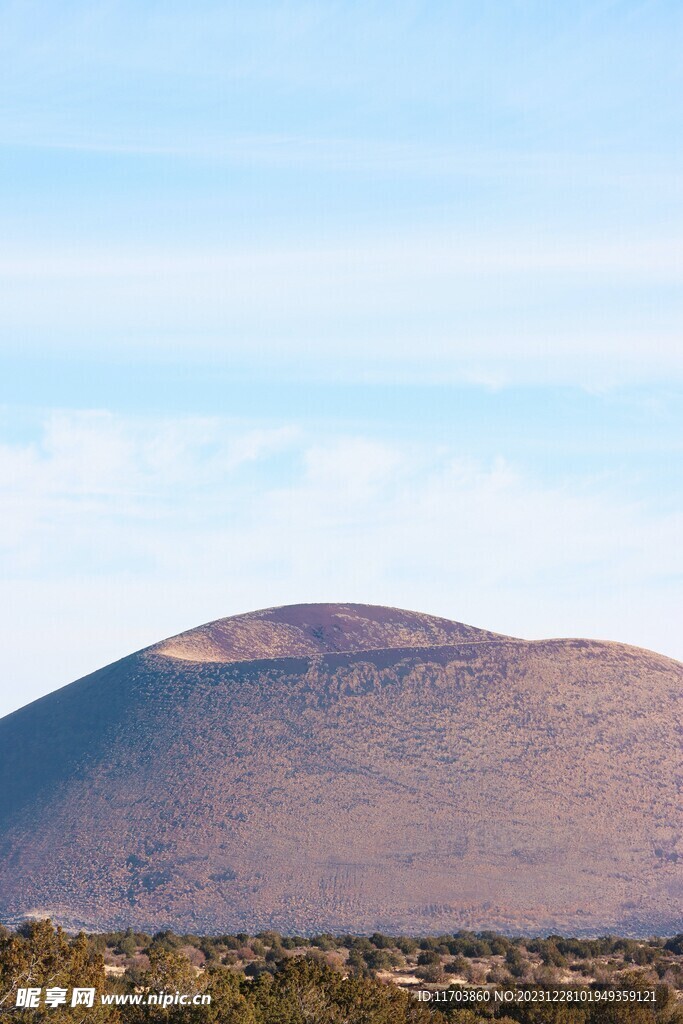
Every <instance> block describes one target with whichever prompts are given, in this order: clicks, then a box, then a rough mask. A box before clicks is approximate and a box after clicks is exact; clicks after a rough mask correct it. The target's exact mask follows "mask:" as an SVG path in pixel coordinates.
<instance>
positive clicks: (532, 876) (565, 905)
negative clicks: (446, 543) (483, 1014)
mask: <svg viewBox="0 0 683 1024" xmlns="http://www.w3.org/2000/svg"><path fill="white" fill-rule="evenodd" d="M682 693H683V665H681V664H679V663H678V662H674V661H671V660H670V659H667V658H664V657H661V656H659V655H656V654H653V653H651V652H648V651H643V650H640V649H637V648H631V647H627V646H624V645H621V644H612V643H600V642H597V641H585V640H548V641H538V642H526V641H521V640H515V639H513V638H510V637H502V636H499V635H497V634H494V633H490V632H487V631H485V630H478V629H475V628H473V627H470V626H464V625H461V624H458V623H453V622H448V621H446V620H444V619H438V618H434V617H431V616H426V615H419V614H416V613H412V612H405V611H400V610H397V609H387V608H377V607H371V606H364V605H301V606H294V607H288V608H280V609H268V610H266V611H263V612H255V613H253V614H250V615H243V616H236V617H234V618H230V619H223V620H219V621H218V622H215V623H210V624H208V625H206V626H203V627H200V628H199V629H196V630H191V631H189V632H188V633H184V634H181V635H180V636H179V637H174V638H172V639H170V640H167V641H164V642H162V643H160V644H157V645H155V646H154V647H151V648H148V649H147V650H145V651H141V652H139V653H137V654H134V655H131V656H130V657H128V658H124V659H123V660H122V661H119V662H117V663H116V664H114V665H110V666H108V667H107V668H104V669H102V670H100V671H99V672H95V673H93V674H92V675H90V676H87V677H86V678H84V679H81V680H79V681H78V682H76V683H72V684H71V685H70V686H67V687H64V688H63V689H62V690H59V691H57V692H55V693H53V694H50V695H49V696H47V697H44V698H43V699H41V700H39V701H36V702H35V703H34V704H31V705H29V706H27V707H26V708H23V709H21V710H20V711H18V712H15V713H14V714H12V715H9V716H8V717H7V718H5V719H3V720H2V721H0V779H2V789H1V791H0V919H4V920H14V919H16V918H19V917H21V916H24V915H28V914H31V913H34V914H50V915H51V916H53V917H54V918H55V919H56V920H59V921H61V922H63V923H66V924H68V925H71V926H75V925H79V926H80V925H84V926H86V927H90V928H97V929H104V928H109V927H120V926H124V927H125V926H128V925H134V926H138V927H142V928H144V929H148V930H156V929H159V928H163V927H172V928H174V929H176V930H184V931H193V932H202V931H208V932H226V931H236V930H242V929H243V930H245V931H249V932H252V933H253V932H256V931H259V930H261V929H264V928H266V927H274V928H277V929H278V930H280V931H284V932H287V931H289V932H306V931H308V932H310V931H314V930H315V931H321V930H329V931H336V932H341V931H367V930H375V929H379V930H384V931H390V932H394V933H396V932H412V933H416V932H420V931H421V932H443V931H452V930H454V929H457V928H463V927H472V928H485V927H490V928H495V929H498V930H506V931H518V932H529V931H546V932H547V931H564V932H575V933H590V932H605V931H607V930H613V931H617V932H621V933H632V934H639V933H640V934H650V933H654V932H673V931H676V930H680V927H681V916H682V911H683V898H682V896H683V893H682V890H683V885H682V878H681V876H682V874H683V839H682V836H683V810H682V808H681V802H680V788H681V783H682V782H683V766H682V764H681V725H680V723H681V716H680V711H681V696H682Z"/></svg>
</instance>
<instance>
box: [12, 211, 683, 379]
mask: <svg viewBox="0 0 683 1024" xmlns="http://www.w3.org/2000/svg"><path fill="white" fill-rule="evenodd" d="M681 267H683V248H682V247H681V244H680V241H679V240H677V239H676V238H674V237H673V236H661V237H652V238H635V237H623V238H611V239H610V240H609V241H605V240H604V239H601V238H600V237H597V236H594V235H591V234H583V235H578V236H575V237H570V236H567V235H564V236H562V237H555V236H553V235H552V234H551V233H550V232H545V233H543V232H541V233H536V234H533V233H526V234H524V233H520V232H517V233H512V234H507V235H503V234H501V235H500V236H496V237H492V236H490V235H489V236H483V235H482V236H477V235H474V234H472V233H470V234H463V233H459V234H458V233H455V232H448V231H445V230H444V231H440V232H433V233H431V234H427V235H425V234H411V233H409V232H408V233H406V234H401V235H399V236H397V237H392V238H376V237H363V236H349V237H348V238H346V239H343V240H338V241H337V242H336V244H334V245H317V246H316V245H314V244H311V245H309V246H305V245H301V244H299V245H297V246H289V247H288V246H281V247H279V248H278V247H268V248H259V247H258V246H248V245H245V246H236V247H233V248H226V249H213V250H212V249H210V248H206V249H202V250H201V252H200V251H196V252H192V251H191V250H190V249H187V250H183V251H182V252H179V251H176V252H174V251H173V250H170V251H169V250H168V249H164V250H163V251H162V250H159V249H148V250H145V249H140V248H137V249H136V251H135V252H132V251H128V250H125V249H123V250H116V249H106V250H96V249H95V250H91V251H87V250H85V249H79V250H78V251H77V252H75V253H74V252H69V251H66V250H61V249H57V250H55V251H52V252H51V251H50V249H49V247H46V246H42V247H41V250H40V252H38V251H32V250H24V251H21V250H13V251H12V252H9V251H7V250H6V251H5V252H4V253H3V252H0V293H1V294H2V305H3V325H2V336H0V346H3V347H7V346H10V347H12V346H14V345H15V344H16V337H17V334H18V333H20V334H21V336H22V337H23V338H24V339H25V346H26V349H27V350H28V351H34V352H36V353H43V354H48V355H51V356H52V357H55V356H56V357H58V358H59V357H63V356H64V355H66V354H69V353H71V354H74V353H76V354H80V355H83V354H88V356H89V357H91V356H96V357H101V356H103V357H105V358H107V357H108V358H122V357H123V358H126V359H130V360H131V361H132V362H135V361H136V360H138V359H148V360H152V361H159V362H161V363H166V362H174V361H180V362H181V363H188V364H191V363H197V362H199V363H202V362H204V363H207V362H208V363H214V364H217V365H221V366H223V367H225V366H226V365H233V364H234V363H238V364H239V365H241V366H243V367H246V368H249V367H251V369H252V371H253V372H257V373H258V374H259V375H263V374H264V373H266V374H267V372H268V368H267V364H269V365H270V367H271V369H270V372H271V373H272V372H275V371H277V372H284V373H286V374H287V375H288V376H290V377H295V378H296V377H298V378H305V377H306V376H309V377H310V376H313V377H316V376H318V377H326V378H328V379H329V378H330V377H332V378H334V379H340V378H341V379H351V380H359V379H375V380H376V379H384V380H386V379H401V378H406V377H407V378H410V379H421V380H434V379H444V378H445V379H451V380H453V379H460V380H473V379H474V380H490V379H495V380H496V381H499V382H501V383H506V382H520V381H521V382H527V381H533V382H536V381H554V382H563V383H572V384H576V383H578V384H580V385H582V386H584V387H585V386H589V387H592V386H595V385H596V384H597V385H598V386H601V385H610V384H614V383H622V382H624V381H634V380H635V381H640V382H643V381H646V380H662V379H665V378H671V377H672V376H673V377H675V378H676V379H681V375H682V374H683V349H682V348H681V345H680V332H681V315H680V301H679V298H678V296H679V294H680V285H681V283H682V279H681ZM38 294H39V295H40V301H39V302H37V301H36V296H37V295H38ZM3 337H4V338H5V339H6V341H5V342H4V343H3V341H2V338H3Z"/></svg>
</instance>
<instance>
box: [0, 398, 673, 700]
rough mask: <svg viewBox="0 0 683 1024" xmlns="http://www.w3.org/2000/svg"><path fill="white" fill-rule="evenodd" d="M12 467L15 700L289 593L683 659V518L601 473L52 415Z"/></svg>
mask: <svg viewBox="0 0 683 1024" xmlns="http://www.w3.org/2000/svg"><path fill="white" fill-rule="evenodd" d="M0 479H1V480H2V481H3V486H2V489H1V490H0V538H2V545H1V546H0V559H1V561H2V566H3V578H4V583H3V585H2V588H1V589H0V597H2V599H3V601H4V603H5V604H6V608H7V615H5V617H4V619H3V624H2V629H3V631H5V637H4V639H3V648H4V651H5V659H6V662H5V663H6V672H5V679H6V682H7V685H8V689H7V691H6V692H5V693H4V694H3V699H4V700H5V702H6V706H7V707H8V706H9V705H10V704H12V703H20V702H22V701H21V697H19V696H18V694H17V689H16V687H17V685H18V684H19V683H22V684H23V685H25V686H29V685H30V687H31V688H32V689H31V690H28V691H26V693H25V694H24V696H26V695H27V694H30V693H31V692H34V693H35V692H36V691H37V689H39V688H42V689H45V690H47V689H51V688H53V687H54V686H55V685H57V683H60V682H67V681H68V680H69V678H71V677H75V676H76V675H78V674H80V673H82V672H85V671H87V670H89V669H94V668H95V667H97V665H98V663H100V662H101V661H103V660H106V658H107V657H111V658H114V657H116V656H120V655H123V654H125V653H127V652H128V651H129V650H132V649H134V648H136V647H138V646H141V645H142V644H143V643H145V642H152V641H154V640H155V639H158V638H159V637H160V636H161V635H168V634H170V633H173V632H174V631H178V630H180V629H183V628H188V627H190V626H192V625H194V624H196V623H197V622H198V621H200V620H204V619H207V618H211V617H216V616H220V615H224V614H230V613H236V612H238V611H240V610H246V609H248V608H251V607H261V606H267V605H271V604H279V603H291V602H294V601H297V600H308V601H310V600H316V599H318V600H335V599H346V600H358V601H371V602H372V601H374V602H377V603H388V604H393V605H405V606H408V607H417V608H422V609H424V610H427V611H432V612H437V613H441V614H444V615H448V616H451V617H454V618H459V619H462V620H464V621H471V622H474V623H478V624H480V625H483V626H488V627H490V628H494V629H499V630H501V631H506V632H512V633H518V634H521V635H526V636H532V637H533V636H542V635H545V634H565V635H566V634H579V635H581V634H589V635H601V636H603V637H608V638H610V637H611V638H613V639H622V640H625V641H631V642H634V643H639V644H642V645H645V646H652V647H658V648H660V649H662V650H664V651H665V652H667V651H668V652H669V653H672V654H674V655H676V654H678V655H679V656H681V655H683V650H678V649H677V647H676V643H677V641H676V637H677V636H678V633H679V630H678V612H677V604H676V599H678V601H680V597H681V596H683V595H682V594H681V589H682V588H683V561H681V558H680V557H679V550H680V545H679V544H678V538H679V537H680V534H681V530H682V529H683V518H682V517H681V515H680V514H679V513H677V512H672V511H662V510H657V509H655V508H653V507H650V506H649V505H648V504H647V503H646V502H643V501H642V499H636V498H634V497H633V496H632V495H625V494H624V493H623V490H622V489H620V487H619V485H618V482H616V483H615V481H614V480H610V479H607V478H602V477H597V478H596V477H591V476H587V475H585V474H584V475H583V476H576V475H575V476H573V477H572V478H569V477H566V478H565V479H564V480H563V481H561V482H559V483H557V482H555V483H553V482H550V481H549V480H544V479H542V478H540V477H538V476H534V475H533V474H531V473H530V472H529V471H528V470H527V469H525V468H524V467H522V466H518V465H515V464H514V463H511V462H509V461H507V460H503V459H500V458H497V459H492V460H481V459H479V460H477V459H472V458H468V457H467V456H466V455H465V454H464V453H462V452H459V451H457V450H456V449H454V448H453V446H452V445H450V444H442V445H440V446H437V447H434V446H432V445H426V444H419V443H412V444H411V443H409V444H407V445H406V444H400V445H399V444H398V443H396V442H393V441H383V440H379V439H377V438H373V437H370V436H362V435H348V434H329V435H323V436H318V437H316V436H313V435H311V434H310V433H309V432H307V431H303V430H300V429H297V428H296V427H294V426H292V425H286V424H285V425H282V426H276V427H262V426H258V425H256V426H254V425H252V426H249V425H246V424H240V423H237V422H230V421H226V420H221V419H207V418H200V419H182V420H168V419H166V420H154V419H145V418H139V417H133V418H126V417H118V416H112V415H103V414H95V413H93V414H80V415H75V414H65V413H61V414H53V415H50V416H49V417H47V419H46V420H45V422H44V425H43V428H42V431H41V435H40V436H39V437H38V438H36V440H35V441H34V442H32V443H26V442H24V443H15V444H5V445H4V446H3V447H2V448H0ZM12 595H13V596H12ZM55 602H57V604H58V607H56V606H55ZM108 622H110V623H111V627H110V628H109V635H108V636H107V628H108V627H107V623H108ZM57 624H58V627H59V628H57ZM36 636H41V637H43V636H49V637H50V642H49V643H47V644H44V643H43V642H42V641H41V643H39V644H36V643H33V642H32V641H31V637H34V638H35V637H36ZM28 646H31V656H30V658H29V659H28V660H27V658H26V650H27V647H28Z"/></svg>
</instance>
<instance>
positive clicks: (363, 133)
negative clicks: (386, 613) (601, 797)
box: [0, 0, 683, 714]
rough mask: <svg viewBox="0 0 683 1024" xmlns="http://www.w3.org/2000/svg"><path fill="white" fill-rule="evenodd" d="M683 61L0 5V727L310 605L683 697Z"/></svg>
mask: <svg viewBox="0 0 683 1024" xmlns="http://www.w3.org/2000/svg"><path fill="white" fill-rule="evenodd" d="M682 43H683V7H681V5H680V4H679V3H674V2H668V0H660V2H643V0H623V2H622V0H592V2H582V0H576V2H574V3H572V4H552V3H548V2H538V0H509V2H507V3H504V4H501V3H498V2H490V0H489V2H487V0H476V2H469V0H453V2H450V3H442V2H439V0H430V2H418V0H413V2H402V0H396V2H392V3H388V2H373V0H364V2H363V3H356V2H354V0H344V2H341V0H340V2H331V0H329V2H327V0H320V2H309V3H303V2H277V3H276V2H272V3H271V2H263V0H252V2H251V3H249V4H243V3H233V2H230V0H227V2H226V0H221V2H220V3H219V2H215V3H212V2H208V0H195V2H194V3H192V4H189V3H179V2H174V0H163V2H161V0H159V2H152V0H135V2H134V3H133V2H132V0H131V2H123V0H106V2H102V0H89V2H88V3H84V2H73V0H59V3H57V2H33V0H10V2H8V0H0V612H1V614H0V642H1V643H2V649H3V655H4V657H3V665H4V668H3V673H2V677H1V678H0V714H5V713H8V712H10V711H12V710H13V709H15V708H17V707H19V706H21V705H23V704H25V703H27V702H29V701H31V700H33V699H36V698H37V697H39V696H40V695H42V694H44V693H47V692H50V691H51V690H54V689H56V688H57V687H59V686H62V685H64V684H66V683H68V682H70V681H71V680H73V679H75V678H77V677H80V676H82V675H84V674H86V673H88V672H91V671H94V670H95V669H97V668H99V667H101V666H102V665H105V664H107V663H109V662H111V661H113V660H116V659H118V658H120V657H123V656H125V655H126V654H129V653H131V652H132V651H134V650H137V649H139V648H141V647H144V646H146V645H147V644H150V643H153V642H156V641H158V640H160V639H162V638H163V637H166V636H170V635H173V634H175V633H177V632H180V631H182V630H184V629H188V628H191V627H193V626H196V625H198V624H199V623H201V622H204V621H208V620H210V619H214V618H218V617H221V616H225V615H231V614H236V613H239V612H244V611H249V610H253V609H256V608H263V607H269V606H273V605H278V604H291V603H298V602H302V601H356V602H363V603H377V604H389V605H393V606H398V607H405V608H411V609H416V610H420V611H424V612H431V613H433V614H438V615H444V616H447V617H449V618H453V619H457V620H459V621H463V622H468V623H471V624H473V625H477V626H481V627H484V628H487V629H492V630H496V631H499V632H503V633H508V634H512V635H516V636H521V637H525V638H529V639H535V638H541V637H548V636H589V637H597V638H602V639H612V640H618V641H622V642H625V643H631V644H636V645H638V646H643V647H648V648H651V649H655V650H658V651H660V652H662V653H664V654H667V655H670V656H671V657H674V658H679V659H683V635H682V630H681V622H682V620H683V616H682V612H683V544H681V538H682V537H683V472H682V465H681V462H682V459H681V456H682V452H683V401H682V398H683V344H682V342H681V338H682V328H683V315H682V312H683V310H682V303H681V297H682V290H681V279H682V276H683V259H682V257H683V242H682V241H681V239H683V233H682V228H683V216H682V214H683V167H682V163H683V161H682V159H681V158H682V155H683V154H682V142H681V140H682V139H683V105H681V103H680V96H681V94H682V91H683V90H682V86H683V82H682V81H681V79H682V78H683V65H682V64H681V61H680V52H681V44H682Z"/></svg>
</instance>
